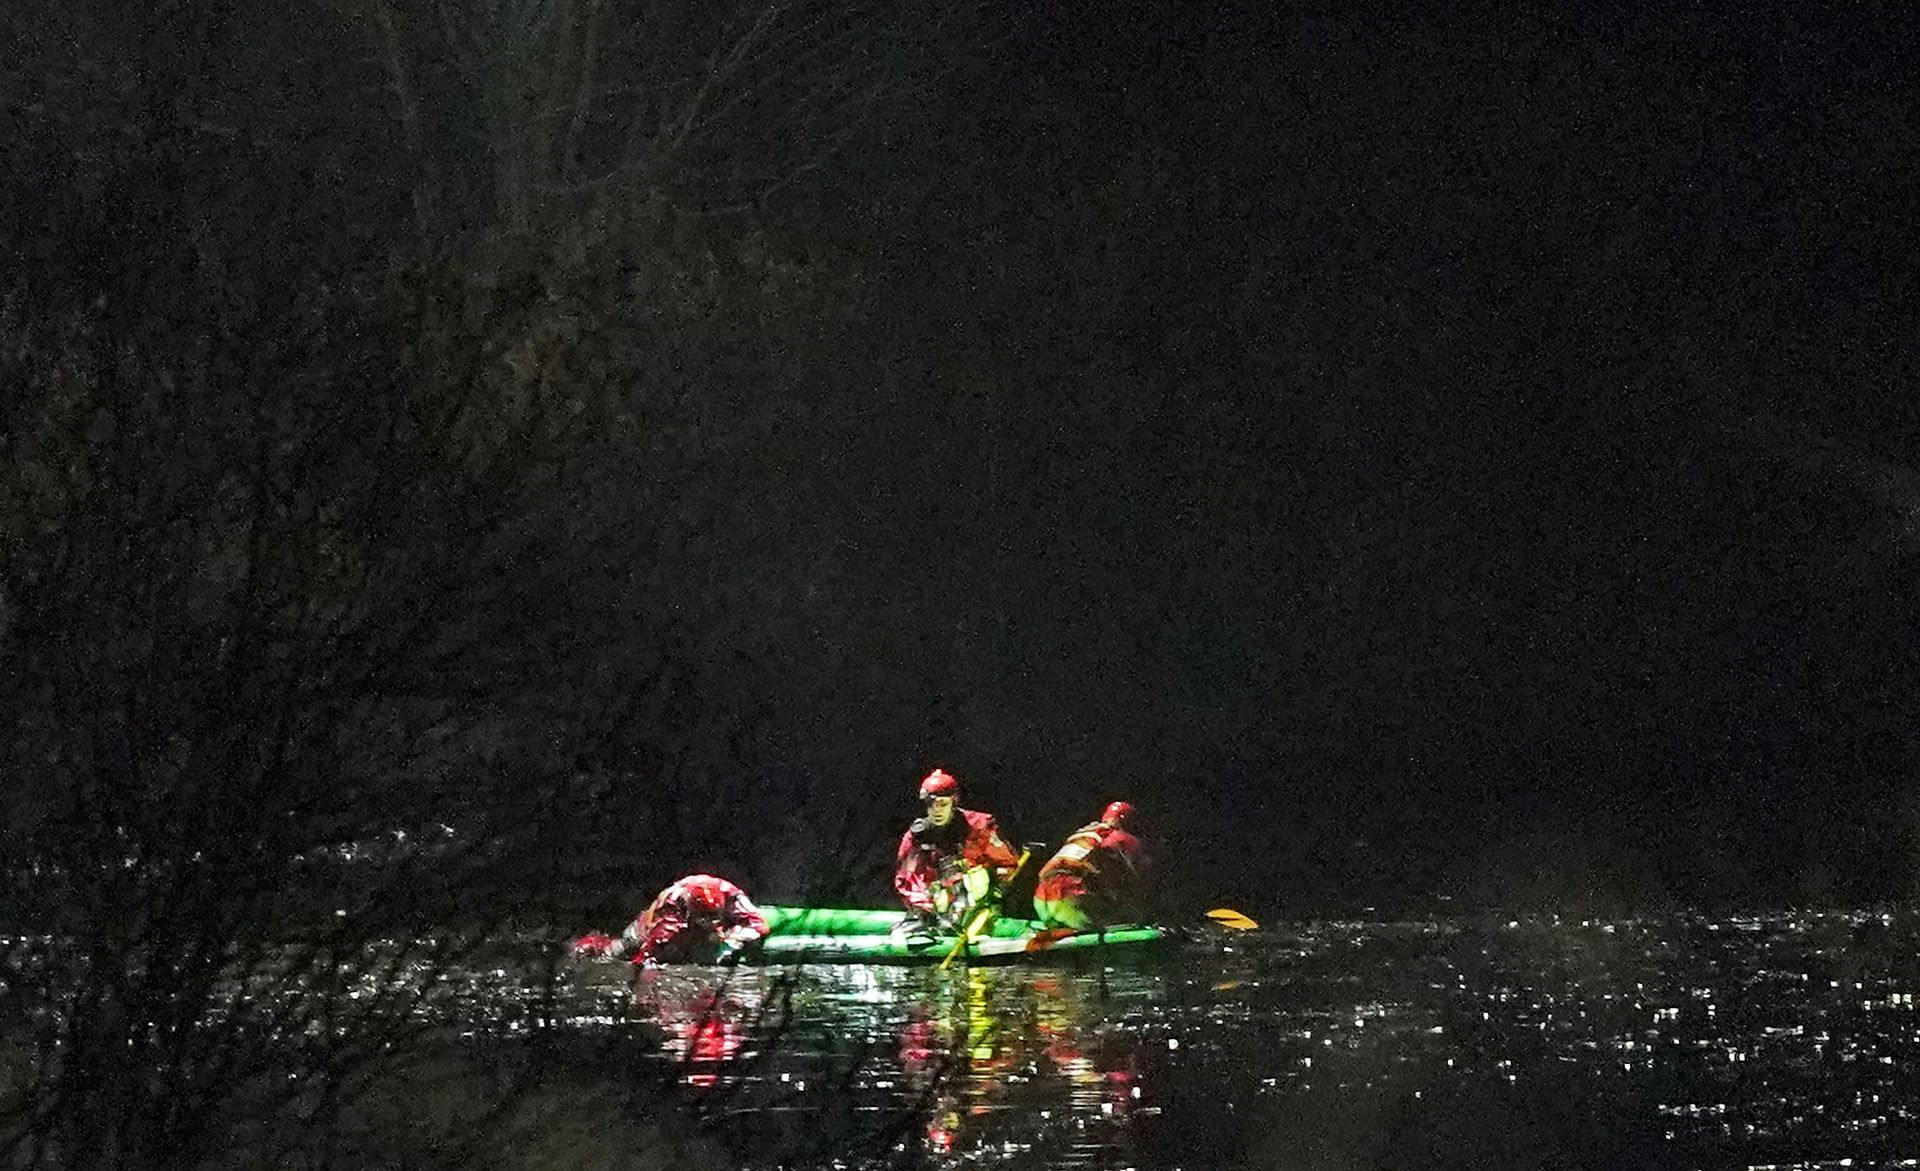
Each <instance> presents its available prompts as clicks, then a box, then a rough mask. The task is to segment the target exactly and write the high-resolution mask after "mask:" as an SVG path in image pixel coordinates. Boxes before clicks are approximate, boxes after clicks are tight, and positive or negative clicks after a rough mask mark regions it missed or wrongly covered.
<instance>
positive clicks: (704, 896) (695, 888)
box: [680, 874, 733, 911]
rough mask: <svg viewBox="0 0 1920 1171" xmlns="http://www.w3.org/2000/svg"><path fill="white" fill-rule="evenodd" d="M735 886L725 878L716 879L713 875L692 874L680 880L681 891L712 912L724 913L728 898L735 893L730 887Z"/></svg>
mask: <svg viewBox="0 0 1920 1171" xmlns="http://www.w3.org/2000/svg"><path fill="white" fill-rule="evenodd" d="M732 885H733V884H732V883H730V882H728V881H727V880H726V879H724V878H715V877H714V876H713V875H711V874H690V875H688V876H687V877H685V878H683V879H681V880H680V886H681V889H682V890H684V891H686V892H687V897H688V898H690V899H691V900H692V901H693V902H695V903H697V904H699V905H700V906H703V907H705V908H706V909H708V910H710V911H724V910H726V907H727V896H728V895H730V894H732V893H733V892H732V891H731V890H729V889H727V888H728V887H730V886H732Z"/></svg>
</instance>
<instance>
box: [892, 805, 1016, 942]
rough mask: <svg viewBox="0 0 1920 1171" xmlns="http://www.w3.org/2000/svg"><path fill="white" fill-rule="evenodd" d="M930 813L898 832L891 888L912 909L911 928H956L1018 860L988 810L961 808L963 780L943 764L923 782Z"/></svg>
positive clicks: (995, 889) (989, 895) (930, 930)
mask: <svg viewBox="0 0 1920 1171" xmlns="http://www.w3.org/2000/svg"><path fill="white" fill-rule="evenodd" d="M920 800H921V801H922V802H924V803H925V805H926V811H927V812H926V816H924V817H921V818H918V819H916V820H915V821H914V823H913V824H912V825H910V826H908V827H907V832H906V833H904V834H902V835H901V836H900V850H899V854H898V863H899V864H898V866H897V867H896V869H895V870H894V875H893V887H894V889H895V890H897V891H899V892H900V901H901V902H903V903H905V904H906V905H907V910H908V911H909V912H911V914H910V916H909V917H908V919H907V922H906V924H905V925H904V926H905V927H906V929H907V930H909V931H917V932H920V933H924V934H932V933H935V932H938V931H942V930H947V931H952V930H958V929H959V927H960V925H961V923H962V922H963V920H964V919H965V917H966V914H967V912H968V911H969V910H970V909H971V908H974V907H977V906H980V905H981V904H983V903H987V902H990V901H991V899H992V896H993V895H994V894H995V893H997V892H998V890H999V889H1000V888H1001V887H1003V886H1004V885H1005V884H1006V882H1007V879H1008V876H1009V875H1011V874H1012V872H1013V871H1014V870H1015V869H1016V868H1017V867H1018V866H1019V865H1020V859H1019V856H1018V855H1016V854H1015V853H1014V852H1013V850H1012V848H1011V847H1009V846H1008V845H1007V843H1006V842H1005V841H1004V840H1002V839H1001V837H1000V829H999V827H998V826H997V825H996V824H995V822H994V820H993V815H992V814H990V813H981V812H979V811H977V810H973V809H962V808H960V782H959V781H957V780H955V779H954V778H953V776H952V775H951V774H949V773H947V772H944V771H942V770H940V769H935V770H933V771H932V772H930V773H928V774H927V776H926V779H925V780H923V781H921V782H920Z"/></svg>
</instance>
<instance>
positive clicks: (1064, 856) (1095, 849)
mask: <svg viewBox="0 0 1920 1171" xmlns="http://www.w3.org/2000/svg"><path fill="white" fill-rule="evenodd" d="M1114 828H1115V827H1114V826H1111V825H1109V824H1107V823H1106V822H1104V821H1096V822H1094V823H1093V824H1092V825H1083V826H1081V827H1080V828H1079V829H1077V830H1074V831H1073V833H1071V834H1070V835H1068V837H1067V840H1066V842H1065V843H1063V844H1062V845H1061V847H1060V849H1059V850H1057V851H1055V853H1054V855H1053V857H1052V858H1050V859H1049V860H1048V861H1047V864H1046V865H1045V866H1043V867H1041V868H1040V874H1041V877H1043V878H1044V877H1046V876H1047V875H1048V874H1060V873H1065V874H1078V875H1082V876H1086V877H1091V876H1093V875H1097V874H1099V873H1100V866H1101V863H1102V862H1104V861H1106V860H1107V859H1106V856H1107V855H1108V854H1109V853H1111V851H1110V850H1109V848H1108V847H1109V845H1110V843H1109V841H1108V835H1110V834H1112V833H1113V832H1114Z"/></svg>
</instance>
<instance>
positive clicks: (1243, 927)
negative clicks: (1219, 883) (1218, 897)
mask: <svg viewBox="0 0 1920 1171" xmlns="http://www.w3.org/2000/svg"><path fill="white" fill-rule="evenodd" d="M1207 918H1209V919H1211V920H1213V921H1214V922H1215V923H1218V924H1220V926H1222V927H1225V928H1227V929H1228V930H1229V931H1255V930H1258V929H1259V927H1260V924H1258V923H1255V922H1254V921H1253V920H1252V919H1249V918H1247V917H1246V916H1245V915H1242V914H1241V913H1240V912H1238V911H1236V910H1234V909H1233V908H1232V907H1215V908H1214V909H1213V910H1211V911H1208V912H1207Z"/></svg>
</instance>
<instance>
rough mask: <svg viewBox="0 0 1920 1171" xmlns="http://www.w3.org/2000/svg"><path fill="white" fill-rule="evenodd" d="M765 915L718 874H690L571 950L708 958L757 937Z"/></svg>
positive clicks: (660, 958) (667, 960)
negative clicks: (615, 930) (630, 917)
mask: <svg viewBox="0 0 1920 1171" xmlns="http://www.w3.org/2000/svg"><path fill="white" fill-rule="evenodd" d="M766 933H767V918H766V916H765V915H762V914H761V913H760V908H758V907H756V906H754V905H753V900H751V899H749V898H748V897H747V892H746V891H743V890H741V889H740V888H739V887H737V886H735V885H734V884H733V883H731V882H728V881H727V880H726V879H724V878H715V877H714V876H713V875H711V874H690V875H688V876H687V877H685V878H683V879H681V880H679V881H678V882H676V883H674V884H673V885H672V886H669V887H668V888H667V889H665V890H663V891H661V892H660V893H659V894H658V895H656V896H655V897H654V900H653V902H652V903H649V904H648V905H647V909H646V910H644V911H642V912H640V914H639V916H638V917H637V918H635V919H634V921H633V922H632V923H629V924H628V925H627V929H626V930H625V931H622V932H621V933H620V935H619V937H618V938H614V937H612V936H607V935H597V934H596V935H583V936H581V937H580V938H579V939H576V940H574V941H573V947H572V951H573V954H574V955H577V956H587V957H591V958H596V959H597V958H601V957H611V958H613V959H627V960H631V961H632V962H633V963H634V964H635V965H636V966H637V965H639V964H644V963H647V962H648V961H652V962H654V963H662V964H674V963H696V964H705V963H712V962H714V961H715V960H716V959H721V958H724V957H725V956H727V955H729V954H731V953H732V952H734V951H737V950H738V949H740V948H742V947H746V946H747V945H749V944H752V943H756V942H758V941H759V940H760V939H761V938H762V937H763V936H765V935H766Z"/></svg>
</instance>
